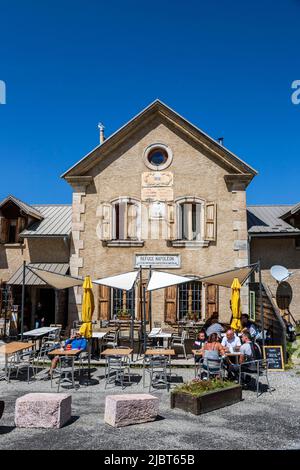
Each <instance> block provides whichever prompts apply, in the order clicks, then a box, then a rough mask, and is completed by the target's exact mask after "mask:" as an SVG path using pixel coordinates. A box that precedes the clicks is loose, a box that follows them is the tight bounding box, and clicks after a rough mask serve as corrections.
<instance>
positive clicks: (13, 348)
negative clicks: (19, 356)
mask: <svg viewBox="0 0 300 470" xmlns="http://www.w3.org/2000/svg"><path fill="white" fill-rule="evenodd" d="M33 346H34V343H22V341H12V342H11V343H7V344H4V345H3V346H1V347H0V354H4V355H5V379H7V361H8V356H10V355H12V354H16V353H18V352H21V351H25V350H26V349H31V348H33Z"/></svg>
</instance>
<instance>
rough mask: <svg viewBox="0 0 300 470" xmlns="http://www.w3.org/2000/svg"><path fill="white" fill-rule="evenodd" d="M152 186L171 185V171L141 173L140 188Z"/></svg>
mask: <svg viewBox="0 0 300 470" xmlns="http://www.w3.org/2000/svg"><path fill="white" fill-rule="evenodd" d="M153 186H156V187H157V186H173V173H171V172H170V171H163V172H161V171H152V172H146V173H143V174H142V188H151V187H153Z"/></svg>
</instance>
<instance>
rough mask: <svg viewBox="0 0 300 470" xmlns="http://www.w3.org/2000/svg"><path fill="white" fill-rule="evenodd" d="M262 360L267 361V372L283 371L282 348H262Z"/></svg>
mask: <svg viewBox="0 0 300 470" xmlns="http://www.w3.org/2000/svg"><path fill="white" fill-rule="evenodd" d="M264 358H265V359H266V360H267V361H268V370H273V371H282V370H284V359H283V351H282V346H274V345H273V346H264Z"/></svg>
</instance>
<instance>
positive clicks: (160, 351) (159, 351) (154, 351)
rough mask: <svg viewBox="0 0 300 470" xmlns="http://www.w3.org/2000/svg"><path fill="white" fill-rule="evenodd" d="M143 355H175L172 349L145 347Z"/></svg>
mask: <svg viewBox="0 0 300 470" xmlns="http://www.w3.org/2000/svg"><path fill="white" fill-rule="evenodd" d="M145 356H175V351H174V349H159V348H157V349H147V350H146V352H145Z"/></svg>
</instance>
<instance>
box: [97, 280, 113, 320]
mask: <svg viewBox="0 0 300 470" xmlns="http://www.w3.org/2000/svg"><path fill="white" fill-rule="evenodd" d="M98 320H110V287H107V286H99V309H98Z"/></svg>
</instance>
